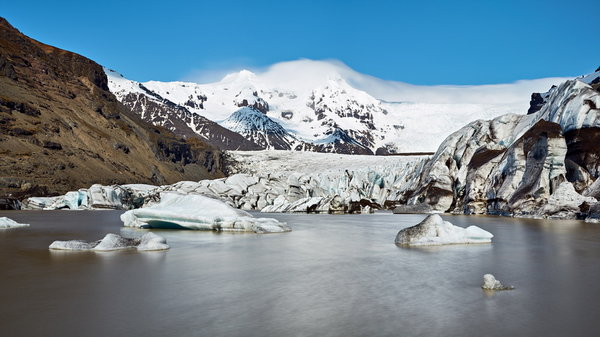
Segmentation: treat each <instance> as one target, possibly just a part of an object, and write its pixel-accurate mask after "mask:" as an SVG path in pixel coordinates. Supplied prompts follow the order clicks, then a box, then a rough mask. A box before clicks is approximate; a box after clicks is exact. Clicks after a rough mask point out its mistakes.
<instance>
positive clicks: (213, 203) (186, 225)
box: [121, 192, 291, 233]
mask: <svg viewBox="0 0 600 337" xmlns="http://www.w3.org/2000/svg"><path fill="white" fill-rule="evenodd" d="M121 220H122V221H123V224H124V226H126V227H138V228H182V229H198V230H215V231H241V232H255V233H277V232H289V231H291V229H290V227H288V226H287V225H286V224H285V223H281V222H279V221H277V220H275V219H271V218H255V217H253V216H252V215H251V214H250V213H248V212H245V211H243V210H240V209H235V208H233V207H231V206H229V205H227V204H226V203H224V202H222V201H220V200H216V199H213V198H209V197H206V196H203V195H199V194H180V193H172V192H163V193H161V194H160V202H158V203H155V204H153V205H150V206H147V207H142V208H138V209H134V210H129V211H127V212H125V213H123V214H122V215H121Z"/></svg>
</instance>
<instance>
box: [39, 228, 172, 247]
mask: <svg viewBox="0 0 600 337" xmlns="http://www.w3.org/2000/svg"><path fill="white" fill-rule="evenodd" d="M48 248H50V249H54V250H93V251H113V250H122V249H129V248H135V249H137V250H138V251H151V250H167V249H169V245H167V240H166V239H165V238H163V237H162V236H159V235H156V234H154V233H151V232H149V233H146V234H144V235H142V236H141V237H139V238H134V239H131V238H124V237H122V236H120V235H117V234H113V233H108V234H106V236H104V238H102V239H101V240H98V241H92V242H85V241H81V240H71V241H54V242H52V244H50V246H49V247H48Z"/></svg>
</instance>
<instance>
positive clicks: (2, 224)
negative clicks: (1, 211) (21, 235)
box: [0, 217, 29, 229]
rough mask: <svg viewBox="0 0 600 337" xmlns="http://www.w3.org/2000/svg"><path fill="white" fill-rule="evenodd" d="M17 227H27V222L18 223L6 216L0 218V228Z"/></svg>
mask: <svg viewBox="0 0 600 337" xmlns="http://www.w3.org/2000/svg"><path fill="white" fill-rule="evenodd" d="M19 227H29V224H26V223H18V222H16V221H14V220H13V219H10V218H7V217H1V218H0V229H9V228H19Z"/></svg>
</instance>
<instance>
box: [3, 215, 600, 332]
mask: <svg viewBox="0 0 600 337" xmlns="http://www.w3.org/2000/svg"><path fill="white" fill-rule="evenodd" d="M119 214H120V212H117V211H96V212H86V211H81V212H68V211H54V212H0V216H9V217H11V218H13V219H14V220H17V221H19V222H24V223H30V224H31V227H29V228H22V229H12V230H5V231H1V232H0V267H1V269H0V270H1V272H0V273H1V274H0V335H1V336H6V337H8V336H509V335H510V336H590V335H597V333H598V331H600V318H599V317H600V225H593V224H586V223H583V222H579V221H537V220H522V219H512V218H501V217H476V216H472V217H466V216H444V218H445V219H446V220H450V221H451V222H453V223H454V224H456V225H460V226H468V225H477V226H480V227H482V228H484V229H486V230H488V231H490V232H492V233H494V234H495V236H496V237H495V238H494V242H493V244H491V245H470V246H469V245H467V246H458V245H457V246H445V247H437V248H419V249H414V248H413V249H407V248H400V247H397V246H396V245H394V237H395V235H396V233H397V231H398V230H399V229H401V228H403V227H407V226H409V225H413V224H416V223H417V222H419V221H420V220H421V219H422V218H424V216H423V215H393V214H374V215H305V214H302V215H292V214H273V215H270V216H272V217H275V218H277V219H279V220H283V221H287V222H288V223H289V224H290V225H291V226H292V228H293V232H291V233H283V234H269V235H257V234H227V233H225V234H218V233H213V232H197V231H156V232H157V233H158V234H159V235H163V236H165V237H166V238H167V240H168V243H169V244H170V245H171V250H169V251H167V252H143V253H142V252H135V251H125V252H112V253H94V252H79V253H77V252H51V251H49V250H48V245H49V244H50V243H51V242H52V241H53V240H58V239H60V240H68V239H84V240H96V239H99V238H101V237H103V236H104V234H106V233H108V232H113V233H119V232H120V231H121V222H120V221H119V218H118V217H119ZM127 233H129V234H131V230H129V232H127ZM485 273H493V274H495V275H496V277H497V278H498V279H499V280H501V281H502V282H503V283H505V284H511V285H514V286H515V287H516V290H513V291H505V292H496V293H494V294H489V293H485V292H483V291H482V290H481V289H480V285H481V283H482V276H483V274H485Z"/></svg>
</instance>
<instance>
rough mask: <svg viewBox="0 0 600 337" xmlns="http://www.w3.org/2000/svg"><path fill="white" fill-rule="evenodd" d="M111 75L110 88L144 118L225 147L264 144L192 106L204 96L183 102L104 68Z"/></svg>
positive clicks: (236, 148)
mask: <svg viewBox="0 0 600 337" xmlns="http://www.w3.org/2000/svg"><path fill="white" fill-rule="evenodd" d="M104 71H105V72H106V74H107V77H108V83H109V88H110V90H111V92H113V93H114V94H115V96H116V97H117V98H118V99H119V101H121V103H123V104H124V105H125V106H127V107H128V108H129V109H131V110H132V111H133V112H135V113H137V114H138V115H139V116H140V117H141V118H142V119H143V120H144V121H147V122H150V123H152V124H154V125H160V126H163V127H165V128H167V129H169V130H170V131H173V132H174V133H175V134H177V135H179V136H183V137H190V136H199V137H200V138H202V139H203V140H205V141H207V142H208V143H209V144H212V145H215V146H217V147H219V148H221V149H225V150H259V149H261V148H262V147H260V146H258V145H257V144H254V143H253V142H251V141H249V140H248V139H246V138H244V137H243V136H241V135H240V134H238V133H236V132H234V131H231V130H229V129H227V128H224V127H222V126H220V125H219V124H217V123H215V122H213V121H211V120H209V119H208V118H206V117H203V116H201V115H199V114H197V113H195V112H191V111H190V110H189V108H190V107H196V108H201V107H202V103H201V102H202V97H200V96H199V97H197V100H198V101H200V103H199V104H198V105H194V104H196V103H192V102H188V103H187V105H185V106H183V105H179V104H176V103H173V102H172V101H170V100H168V99H165V98H163V97H162V96H160V95H159V94H157V93H155V92H153V91H151V90H149V89H148V88H146V87H145V86H144V85H143V84H141V83H137V82H134V81H130V80H128V79H126V78H124V77H123V76H122V75H121V74H119V73H117V72H115V71H113V70H109V69H106V68H105V69H104Z"/></svg>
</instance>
